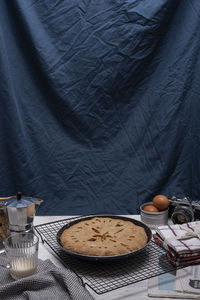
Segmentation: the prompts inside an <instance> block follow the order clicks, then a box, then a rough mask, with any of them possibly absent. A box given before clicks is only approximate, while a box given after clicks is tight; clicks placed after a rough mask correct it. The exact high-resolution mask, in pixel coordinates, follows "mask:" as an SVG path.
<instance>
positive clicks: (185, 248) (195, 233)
mask: <svg viewBox="0 0 200 300" xmlns="http://www.w3.org/2000/svg"><path fill="white" fill-rule="evenodd" d="M153 238H154V240H155V242H156V243H157V244H158V245H160V246H161V247H163V248H165V249H166V250H167V257H168V259H169V260H170V261H171V262H172V263H173V264H174V265H176V266H184V265H190V264H192V263H198V262H200V221H196V222H190V223H185V224H181V225H179V224H176V225H165V226H159V227H158V228H157V230H156V233H155V234H153Z"/></svg>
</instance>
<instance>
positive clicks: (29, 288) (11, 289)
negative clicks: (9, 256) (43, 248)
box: [0, 255, 93, 300]
mask: <svg viewBox="0 0 200 300" xmlns="http://www.w3.org/2000/svg"><path fill="white" fill-rule="evenodd" d="M3 265H4V266H5V265H6V257H5V256H4V255H1V256H0V283H1V285H0V299H3V300H25V299H29V300H41V299H42V300H45V299H46V300H51V299H52V300H55V299H56V300H59V299H62V300H63V299H65V300H73V299H74V300H92V299H93V297H92V296H91V295H90V293H89V292H88V291H87V290H86V288H85V287H84V286H83V284H82V282H81V280H80V278H78V277H77V276H76V274H74V273H73V272H72V271H70V270H69V269H66V268H64V267H63V268H58V267H56V266H55V265H54V264H53V263H52V262H51V261H50V260H45V261H41V260H39V265H38V272H37V273H36V274H34V275H32V276H29V277H26V278H23V279H20V280H16V281H15V280H14V279H12V277H11V276H10V274H9V270H8V269H6V268H5V267H3Z"/></svg>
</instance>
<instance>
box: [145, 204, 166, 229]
mask: <svg viewBox="0 0 200 300" xmlns="http://www.w3.org/2000/svg"><path fill="white" fill-rule="evenodd" d="M146 205H153V202H147V203H143V204H142V205H141V206H140V216H141V221H142V222H143V223H145V224H146V225H147V226H149V227H150V228H151V229H155V228H157V227H158V226H161V225H167V223H168V210H169V209H168V208H167V209H165V210H163V211H159V212H150V211H145V210H143V208H144V206H146Z"/></svg>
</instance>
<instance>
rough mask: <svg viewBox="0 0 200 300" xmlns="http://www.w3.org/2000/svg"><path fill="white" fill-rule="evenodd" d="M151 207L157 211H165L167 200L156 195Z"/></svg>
mask: <svg viewBox="0 0 200 300" xmlns="http://www.w3.org/2000/svg"><path fill="white" fill-rule="evenodd" d="M153 205H154V206H155V207H157V208H158V209H159V210H165V209H167V208H168V206H169V200H168V198H167V197H166V196H164V195H157V196H155V197H154V198H153Z"/></svg>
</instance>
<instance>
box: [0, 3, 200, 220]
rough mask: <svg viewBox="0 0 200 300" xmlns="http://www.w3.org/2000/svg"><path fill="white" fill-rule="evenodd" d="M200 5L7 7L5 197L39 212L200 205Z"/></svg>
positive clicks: (2, 43) (1, 109) (1, 7)
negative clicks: (157, 203)
mask: <svg viewBox="0 0 200 300" xmlns="http://www.w3.org/2000/svg"><path fill="white" fill-rule="evenodd" d="M199 28H200V1H199V0H181V1H178V0H177V1H175V0H156V1H155V0H107V1H106V0H63V1H58V0H57V1H52V0H9V1H7V0H1V1H0V101H1V102H0V103H1V105H0V115H1V118H0V126H1V127H0V128H1V129H0V167H1V172H0V195H1V196H4V195H12V194H13V193H16V191H21V192H22V193H23V194H25V195H27V196H36V197H40V198H42V199H44V203H43V204H42V206H41V207H40V209H39V210H38V214H41V215H76V214H89V213H99V212H109V213H120V214H131V213H136V212H138V210H139V207H140V205H141V204H142V203H144V202H146V201H149V200H151V199H152V197H153V196H154V195H155V194H158V193H164V194H166V195H177V196H185V195H187V196H190V197H191V198H192V199H199V194H200V182H199V181H200V180H199V179H200V176H199V173H200V171H199V152H200V147H199V145H200V137H199V129H200V118H199V116H200V104H199V101H200V92H199V90H200V88H199V73H200V55H199V54H200V30H199Z"/></svg>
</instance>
